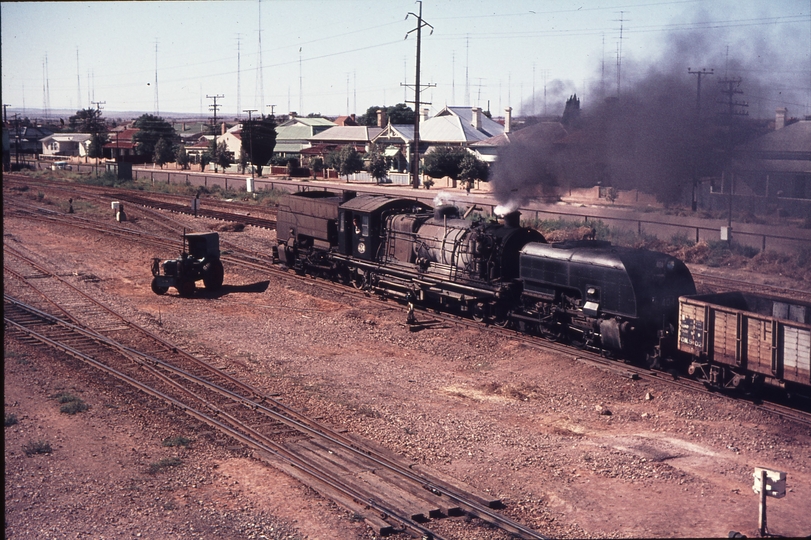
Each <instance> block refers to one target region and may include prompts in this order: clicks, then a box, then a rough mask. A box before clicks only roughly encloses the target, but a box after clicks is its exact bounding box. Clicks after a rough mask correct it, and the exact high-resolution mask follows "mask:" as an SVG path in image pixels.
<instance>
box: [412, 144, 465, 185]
mask: <svg viewBox="0 0 811 540" xmlns="http://www.w3.org/2000/svg"><path fill="white" fill-rule="evenodd" d="M467 153H468V152H467V150H465V149H464V148H458V147H454V146H439V147H435V148H434V149H433V150H432V151H431V152H428V153H427V154H425V157H424V158H423V172H424V173H425V174H427V175H428V176H430V177H431V178H442V177H443V176H448V177H450V178H451V179H453V180H458V179H459V175H460V174H461V173H462V160H463V159H464V158H465V156H466V155H467Z"/></svg>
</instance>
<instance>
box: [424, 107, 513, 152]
mask: <svg viewBox="0 0 811 540" xmlns="http://www.w3.org/2000/svg"><path fill="white" fill-rule="evenodd" d="M480 114H481V116H480V118H481V125H480V127H479V129H476V128H474V127H473V109H472V108H470V107H445V108H444V109H442V110H441V111H440V112H439V113H438V114H437V115H436V116H432V117H431V118H429V119H427V120H425V121H424V122H422V123H421V124H420V140H422V141H425V142H430V143H458V144H470V143H474V142H477V141H483V140H485V139H489V138H490V137H494V136H496V135H500V134H502V133H504V126H502V125H501V124H499V123H498V122H496V121H494V120H492V119H490V118H488V117H487V115H485V114H484V113H483V112H482V113H480Z"/></svg>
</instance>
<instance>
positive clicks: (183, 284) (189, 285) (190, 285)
mask: <svg viewBox="0 0 811 540" xmlns="http://www.w3.org/2000/svg"><path fill="white" fill-rule="evenodd" d="M196 288H197V286H196V285H195V284H194V281H192V280H182V281H180V282H179V283H178V284H177V292H178V294H180V296H182V297H184V298H188V297H189V296H191V295H193V294H194V290H195V289H196Z"/></svg>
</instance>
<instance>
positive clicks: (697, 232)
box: [696, 227, 698, 244]
mask: <svg viewBox="0 0 811 540" xmlns="http://www.w3.org/2000/svg"><path fill="white" fill-rule="evenodd" d="M696 244H698V227H696Z"/></svg>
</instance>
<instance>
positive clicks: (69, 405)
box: [54, 392, 90, 414]
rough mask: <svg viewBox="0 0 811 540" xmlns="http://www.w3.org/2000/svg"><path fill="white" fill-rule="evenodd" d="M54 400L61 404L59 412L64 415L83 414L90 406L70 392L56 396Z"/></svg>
mask: <svg viewBox="0 0 811 540" xmlns="http://www.w3.org/2000/svg"><path fill="white" fill-rule="evenodd" d="M54 399H56V401H57V402H59V403H61V404H62V406H61V407H59V412H62V413H65V414H76V413H80V412H84V411H86V410H87V409H89V408H90V405H88V404H87V403H85V402H84V401H83V400H82V398H80V397H78V396H74V395H73V394H71V393H70V392H61V393H59V394H56V395H55V396H54Z"/></svg>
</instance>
